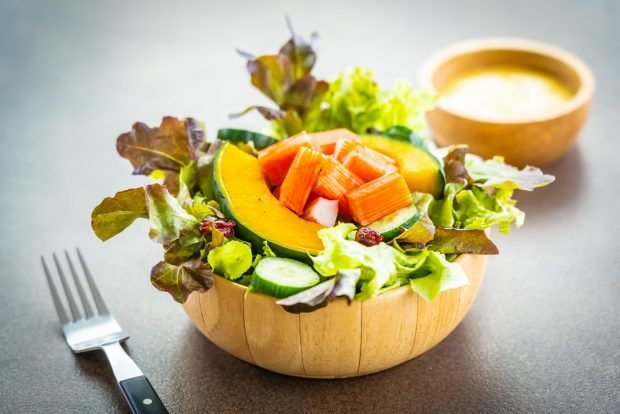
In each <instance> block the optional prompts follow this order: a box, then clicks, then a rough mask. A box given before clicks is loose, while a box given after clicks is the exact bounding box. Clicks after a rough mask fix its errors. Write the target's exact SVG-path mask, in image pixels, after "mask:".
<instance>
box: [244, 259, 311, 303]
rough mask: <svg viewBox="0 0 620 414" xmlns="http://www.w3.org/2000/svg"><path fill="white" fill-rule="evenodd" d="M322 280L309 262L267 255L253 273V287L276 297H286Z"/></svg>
mask: <svg viewBox="0 0 620 414" xmlns="http://www.w3.org/2000/svg"><path fill="white" fill-rule="evenodd" d="M320 281H321V279H320V278H319V275H318V274H317V273H316V272H315V271H314V270H312V268H311V267H310V266H308V265H307V264H304V263H301V262H298V261H297V260H293V259H283V258H280V257H266V258H264V259H262V260H261V261H260V262H258V265H256V268H255V269H254V274H253V275H252V287H253V288H254V289H256V290H257V291H259V292H263V293H266V294H268V295H271V296H274V297H276V298H285V297H288V296H291V295H294V294H295V293H299V292H301V291H302V290H306V289H308V288H310V287H312V286H314V285H316V284H318V283H319V282H320Z"/></svg>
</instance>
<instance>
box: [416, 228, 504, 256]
mask: <svg viewBox="0 0 620 414" xmlns="http://www.w3.org/2000/svg"><path fill="white" fill-rule="evenodd" d="M427 246H428V248H429V250H433V251H436V252H439V253H444V254H452V253H459V254H461V253H470V254H498V253H499V251H498V250H497V246H496V245H495V243H493V242H492V241H491V240H490V239H489V238H488V237H487V235H486V233H485V232H484V231H483V230H464V229H443V228H441V227H438V228H436V229H435V234H434V237H433V239H432V240H430V241H429V243H428V245H427Z"/></svg>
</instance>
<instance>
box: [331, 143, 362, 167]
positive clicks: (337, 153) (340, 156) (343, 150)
mask: <svg viewBox="0 0 620 414" xmlns="http://www.w3.org/2000/svg"><path fill="white" fill-rule="evenodd" d="M359 145H360V144H359V143H357V142H355V141H351V140H350V139H346V138H340V139H339V140H338V141H336V146H335V147H334V153H333V154H332V156H333V157H334V158H335V159H336V160H338V161H340V162H342V161H344V159H345V158H346V156H347V155H349V153H350V152H351V151H353V150H354V149H355V148H357V147H358V146H359Z"/></svg>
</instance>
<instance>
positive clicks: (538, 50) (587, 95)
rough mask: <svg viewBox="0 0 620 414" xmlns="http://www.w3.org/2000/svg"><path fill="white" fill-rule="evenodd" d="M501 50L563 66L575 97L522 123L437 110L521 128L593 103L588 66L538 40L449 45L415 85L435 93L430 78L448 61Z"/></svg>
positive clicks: (421, 71) (435, 56)
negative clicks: (573, 81)
mask: <svg viewBox="0 0 620 414" xmlns="http://www.w3.org/2000/svg"><path fill="white" fill-rule="evenodd" d="M492 50H496V51H499V50H502V51H508V52H510V51H513V52H531V53H535V54H539V55H542V56H546V57H549V58H552V59H555V60H558V61H560V62H562V63H563V64H564V65H566V66H568V67H570V68H571V69H573V70H574V71H575V73H576V74H577V77H578V78H579V81H580V87H579V89H578V90H577V91H576V93H575V94H574V95H573V96H572V97H571V98H570V99H569V100H568V101H566V102H565V103H564V104H563V105H562V106H560V107H559V108H557V109H556V110H554V111H551V112H549V113H547V114H546V115H544V116H538V117H529V118H523V119H521V120H507V121H501V120H496V119H487V118H484V117H480V116H470V115H465V114H463V113H460V112H459V111H455V110H453V109H447V108H446V107H445V106H443V105H442V104H441V100H439V102H438V103H437V106H436V109H440V110H442V111H444V112H446V113H449V114H451V115H454V116H457V117H459V118H463V119H467V120H471V121H477V122H481V123H485V124H493V125H524V124H530V123H536V122H544V121H549V120H553V119H556V118H560V117H563V116H565V115H568V114H570V113H572V112H574V111H576V110H578V109H580V108H581V107H583V106H584V105H587V104H588V102H589V101H590V100H591V99H592V96H593V95H594V89H595V80H594V75H593V74H592V70H591V69H590V68H589V67H588V65H587V64H586V63H585V62H584V61H583V60H581V59H580V58H579V57H577V56H576V55H574V54H573V53H571V52H569V51H567V50H565V49H562V48H560V47H558V46H554V45H551V44H548V43H543V42H540V41H537V40H530V39H523V38H517V37H485V38H474V39H469V40H465V41H461V42H457V43H453V44H451V45H448V46H446V47H444V48H442V49H440V50H438V51H436V52H435V53H433V54H431V55H430V56H429V57H427V58H426V59H425V60H424V61H423V63H422V65H421V66H420V69H419V71H418V83H419V84H420V86H421V87H422V88H424V89H426V90H430V91H433V92H435V93H437V90H436V88H435V85H434V84H433V75H434V74H435V73H436V72H437V70H438V69H439V68H440V67H441V66H442V65H443V64H445V63H446V62H447V61H449V60H451V59H453V58H455V57H458V56H465V55H468V54H473V53H479V52H483V51H492Z"/></svg>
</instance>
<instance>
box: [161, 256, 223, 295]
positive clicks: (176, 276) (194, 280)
mask: <svg viewBox="0 0 620 414" xmlns="http://www.w3.org/2000/svg"><path fill="white" fill-rule="evenodd" d="M151 283H152V285H153V286H155V287H156V288H157V289H159V290H161V291H164V292H168V293H170V295H171V296H172V297H173V298H174V300H176V301H177V302H179V303H185V301H186V300H187V297H188V296H189V295H190V293H192V292H206V291H207V290H208V289H209V288H211V286H213V273H212V271H211V267H210V266H209V265H208V264H206V263H203V262H202V261H201V260H200V258H197V259H194V260H190V261H186V262H184V263H181V264H179V265H174V264H170V263H166V262H159V263H157V264H156V265H155V266H154V267H153V269H151Z"/></svg>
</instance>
